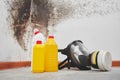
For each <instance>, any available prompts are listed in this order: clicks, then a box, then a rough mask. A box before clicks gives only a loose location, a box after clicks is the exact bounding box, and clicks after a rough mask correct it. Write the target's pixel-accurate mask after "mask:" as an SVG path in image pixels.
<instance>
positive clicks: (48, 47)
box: [45, 36, 58, 72]
mask: <svg viewBox="0 0 120 80" xmlns="http://www.w3.org/2000/svg"><path fill="white" fill-rule="evenodd" d="M45 71H46V72H56V71H58V45H57V44H56V42H55V40H54V36H49V37H48V40H47V42H46V44H45Z"/></svg>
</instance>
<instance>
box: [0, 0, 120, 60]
mask: <svg viewBox="0 0 120 80" xmlns="http://www.w3.org/2000/svg"><path fill="white" fill-rule="evenodd" d="M36 27H37V28H39V29H40V30H41V32H42V33H43V34H44V35H45V36H48V35H49V34H52V35H55V38H56V41H57V43H58V46H59V48H64V47H66V46H67V44H69V43H70V42H71V41H73V40H76V39H80V40H82V41H83V42H85V45H86V47H87V48H88V49H89V50H90V51H94V50H108V51H110V52H111V53H112V57H113V59H120V58H119V56H120V54H119V53H120V49H119V48H120V42H119V41H120V35H119V34H120V0H0V61H16V60H17V61H21V60H22V61H23V60H30V56H31V40H32V37H33V29H34V28H36ZM62 58H63V57H62V56H61V55H60V59H62Z"/></svg>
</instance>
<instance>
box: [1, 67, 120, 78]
mask: <svg viewBox="0 0 120 80" xmlns="http://www.w3.org/2000/svg"><path fill="white" fill-rule="evenodd" d="M0 80H120V67H114V68H112V70H111V71H109V72H101V71H99V70H90V71H80V70H77V69H70V70H68V69H63V70H59V71H58V72H44V73H32V72H31V68H30V67H25V68H18V69H8V70H1V71H0Z"/></svg>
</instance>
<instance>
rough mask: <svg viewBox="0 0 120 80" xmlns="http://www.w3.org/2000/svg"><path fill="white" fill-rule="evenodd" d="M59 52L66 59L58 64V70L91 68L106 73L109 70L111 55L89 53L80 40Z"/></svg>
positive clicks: (102, 52) (98, 52)
mask: <svg viewBox="0 0 120 80" xmlns="http://www.w3.org/2000/svg"><path fill="white" fill-rule="evenodd" d="M58 51H59V52H61V53H62V54H64V55H66V56H67V58H66V59H65V60H64V61H62V62H61V63H60V64H59V69H63V68H64V67H67V68H68V69H70V67H77V68H78V69H80V70H91V67H93V68H97V69H100V70H104V71H108V70H110V69H111V62H112V59H111V54H110V53H109V52H104V51H94V52H92V53H90V51H89V50H88V49H87V48H86V47H85V46H84V45H83V42H82V41H81V40H75V41H73V42H71V43H70V44H69V45H68V46H67V47H66V48H65V49H59V50H58Z"/></svg>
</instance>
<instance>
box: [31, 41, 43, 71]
mask: <svg viewBox="0 0 120 80" xmlns="http://www.w3.org/2000/svg"><path fill="white" fill-rule="evenodd" d="M44 51H45V47H44V45H43V44H42V41H40V40H38V41H36V44H35V46H34V47H33V54H32V64H31V67H32V68H31V69H32V72H35V73H37V72H44V57H45V55H44V54H45V52H44Z"/></svg>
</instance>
